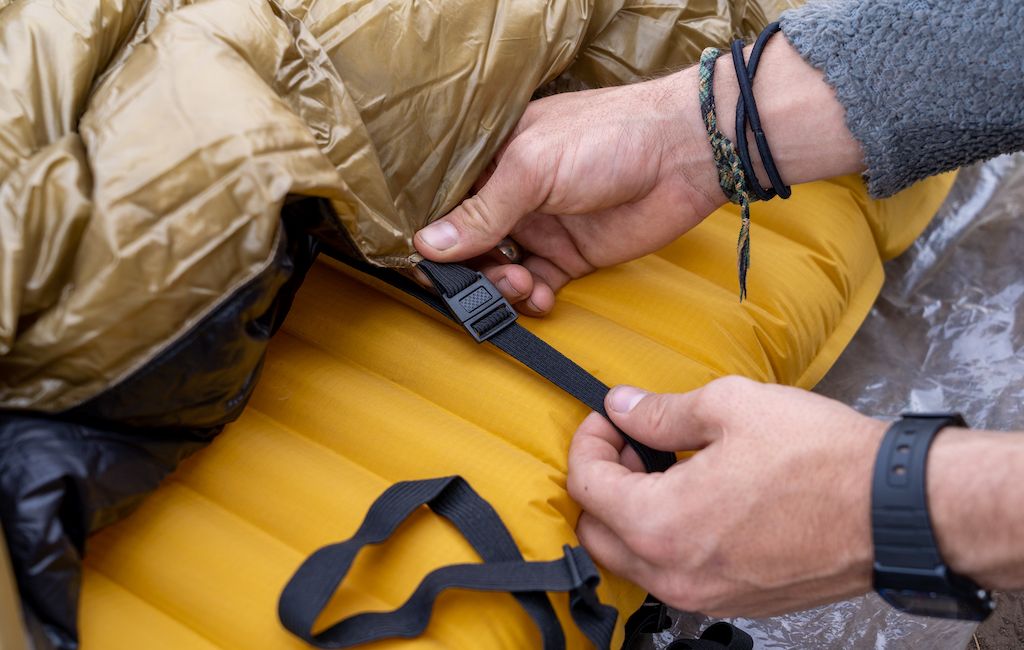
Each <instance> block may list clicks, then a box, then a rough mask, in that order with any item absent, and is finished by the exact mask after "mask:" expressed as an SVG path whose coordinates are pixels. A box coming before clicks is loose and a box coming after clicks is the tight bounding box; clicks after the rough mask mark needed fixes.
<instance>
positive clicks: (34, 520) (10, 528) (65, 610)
mask: <svg viewBox="0 0 1024 650" xmlns="http://www.w3.org/2000/svg"><path fill="white" fill-rule="evenodd" d="M203 444H204V441H203V440H202V439H196V438H192V439H190V438H189V437H188V436H178V435H166V434H165V435H145V436H143V435H138V434H137V433H114V432H110V431H104V430H102V429H96V428H92V427H87V426H83V425H79V424H75V423H73V422H66V421H60V420H54V419H49V418H43V417H27V416H22V415H15V414H11V413H7V414H0V520H2V521H3V524H4V533H5V534H6V536H7V543H8V549H9V551H10V554H11V561H12V565H13V567H14V574H15V577H16V579H17V582H18V587H19V591H20V592H21V597H22V605H23V607H24V608H25V609H26V610H28V613H29V614H30V615H31V616H32V617H33V618H34V619H36V620H35V621H34V623H33V625H32V626H31V627H40V628H42V630H43V632H44V633H45V634H46V635H47V636H48V637H49V641H50V643H51V644H52V646H54V647H57V648H75V647H77V642H76V641H75V636H76V634H77V626H76V613H77V610H78V591H79V586H80V582H81V559H82V554H83V551H84V548H85V539H86V537H87V536H88V534H89V533H90V532H91V531H93V530H96V529H98V528H100V527H102V526H104V525H106V524H108V523H110V522H112V521H114V520H115V519H117V518H119V517H121V516H123V515H124V514H125V513H126V512H128V511H129V510H130V509H131V508H132V507H134V506H135V505H136V504H137V503H138V501H139V499H140V498H141V497H142V496H143V495H145V494H147V493H149V492H151V491H153V490H155V489H156V487H157V485H158V484H159V483H160V481H161V480H162V479H163V478H164V476H166V475H167V474H168V473H169V472H170V471H171V470H173V469H174V467H175V466H176V465H177V464H178V462H179V461H180V460H181V459H182V458H184V457H185V456H186V455H188V454H189V453H191V452H193V451H195V450H197V449H199V448H200V447H201V446H202V445H203ZM44 647H45V646H44ZM37 650H38V649H37Z"/></svg>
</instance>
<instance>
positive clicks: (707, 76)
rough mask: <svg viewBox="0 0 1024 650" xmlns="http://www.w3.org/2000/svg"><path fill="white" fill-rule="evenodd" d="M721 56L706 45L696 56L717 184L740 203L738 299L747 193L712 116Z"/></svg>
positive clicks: (746, 248) (746, 240)
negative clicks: (716, 75) (715, 80)
mask: <svg viewBox="0 0 1024 650" xmlns="http://www.w3.org/2000/svg"><path fill="white" fill-rule="evenodd" d="M721 55H722V51H721V50H719V49H718V48H714V47H709V48H707V49H706V50H704V51H703V52H702V53H701V55H700V88H699V95H698V96H699V98H700V110H701V113H702V114H703V116H704V128H705V129H707V132H708V142H710V143H711V153H712V156H714V159H715V166H716V167H717V168H718V185H719V186H720V187H721V188H722V192H724V193H725V196H726V198H727V199H729V201H731V202H732V203H736V204H737V205H739V206H740V217H741V224H740V235H739V239H738V240H737V242H736V255H737V265H738V267H739V276H740V301H742V300H743V299H744V298H746V297H747V270H748V269H749V268H750V194H749V192H748V190H747V175H746V173H745V172H744V171H743V165H742V164H741V162H740V158H739V154H738V153H737V152H736V147H735V146H734V145H733V143H732V141H730V140H729V138H727V137H725V134H724V133H722V132H721V131H719V130H718V118H717V117H716V116H715V95H714V93H713V92H712V81H713V79H714V75H715V61H717V60H718V57H720V56H721Z"/></svg>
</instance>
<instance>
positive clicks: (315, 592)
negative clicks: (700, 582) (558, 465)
mask: <svg viewBox="0 0 1024 650" xmlns="http://www.w3.org/2000/svg"><path fill="white" fill-rule="evenodd" d="M421 505H427V506H429V507H430V509H431V510H433V511H434V512H435V513H437V514H438V515H440V516H442V517H444V518H446V519H448V520H449V521H450V522H452V524H454V525H455V527H456V528H457V529H458V530H459V532H461V533H462V534H463V535H464V536H465V537H466V539H467V540H468V541H469V543H470V545H471V546H472V547H473V549H474V550H475V551H476V552H477V553H478V554H479V555H480V557H481V558H482V559H483V560H484V562H483V563H481V564H456V565H450V566H445V567H441V568H440V569H437V570H435V571H433V572H431V573H430V574H428V575H427V577H426V578H424V579H423V581H422V582H421V583H420V585H419V586H418V587H417V588H416V590H415V591H414V592H413V594H412V596H410V597H409V599H408V600H407V601H406V602H405V603H404V604H403V605H402V606H401V607H399V608H398V609H396V610H393V611H390V612H365V613H362V614H357V615H355V616H352V617H350V618H347V619H344V620H342V621H340V622H338V623H335V624H334V625H332V626H330V627H328V628H327V629H325V630H323V631H321V632H318V633H315V634H314V632H313V625H314V623H315V621H316V619H317V617H318V616H319V615H320V613H321V612H322V611H323V609H324V608H325V607H326V606H327V603H328V602H329V601H330V599H331V596H332V595H333V594H334V592H335V591H336V590H337V588H338V586H339V585H340V584H341V582H342V580H344V578H345V575H346V574H347V573H348V571H349V569H350V568H351V566H352V563H353V561H354V560H355V557H356V555H357V554H358V553H359V551H360V550H361V549H362V548H363V547H364V546H366V545H367V544H377V543H380V542H383V541H385V540H387V539H388V538H389V537H390V536H391V535H392V533H394V531H395V529H396V528H398V526H399V524H401V523H402V522H403V521H404V520H405V519H407V518H408V517H409V515H411V514H412V513H413V511H415V510H416V509H417V508H419V507H420V506H421ZM563 552H564V557H562V558H561V559H558V560H552V561H549V562H527V561H526V560H524V559H523V556H522V554H521V553H520V552H519V549H518V547H517V546H516V544H515V541H514V540H513V539H512V536H511V534H509V532H508V529H507V528H506V527H505V525H504V523H502V521H501V518H500V517H499V516H498V513H497V512H495V511H494V509H493V508H492V507H491V506H490V504H488V503H487V502H486V501H484V500H483V499H482V498H481V497H480V496H479V495H478V494H477V493H476V492H475V491H474V490H473V488H471V487H470V486H469V484H468V483H467V482H466V481H465V480H464V479H462V478H461V477H458V476H449V477H446V478H439V479H428V480H422V481H405V482H402V483H396V484H395V485H393V486H391V487H390V488H388V489H387V490H386V491H385V492H384V493H383V494H381V496H380V497H378V499H377V500H376V501H375V502H374V503H373V505H372V506H371V507H370V510H369V511H368V512H367V514H366V518H365V519H364V520H363V523H362V525H361V526H360V527H359V530H358V531H356V534H355V535H353V536H352V538H351V539H349V540H347V541H345V542H341V543H338V544H331V545H329V546H325V547H323V548H321V549H319V550H318V551H316V552H315V553H313V554H312V555H311V556H310V557H309V558H307V559H306V561H305V562H303V563H302V565H301V566H300V567H299V569H298V570H297V571H296V572H295V574H294V575H293V576H292V578H291V580H289V581H288V584H287V585H286V586H285V588H284V591H283V592H282V593H281V598H280V601H279V602H278V615H279V616H280V619H281V622H282V624H283V625H284V626H285V628H287V629H288V630H289V631H290V632H292V633H293V634H295V635H296V636H298V637H299V638H301V639H303V640H305V641H306V642H308V643H310V644H312V645H314V646H316V647H318V648H348V647H351V646H354V645H358V644H361V643H369V642H371V641H376V640H379V639H385V638H394V637H403V638H409V637H414V636H418V635H419V634H421V633H422V632H423V630H424V629H426V627H427V624H428V623H429V622H430V614H431V610H432V609H433V604H434V600H435V599H436V598H437V596H438V595H439V594H440V593H441V592H442V591H444V590H445V589H450V588H462V589H474V590H478V591H508V592H511V593H512V595H513V596H514V597H515V598H516V600H518V601H519V603H520V605H522V606H523V608H524V609H525V610H526V611H527V613H528V614H529V615H530V616H531V618H533V620H534V621H535V622H536V623H537V626H538V628H540V630H541V636H542V638H543V642H544V648H545V650H562V649H563V648H564V647H565V636H564V634H563V633H562V628H561V625H560V624H559V621H558V617H557V616H556V614H555V611H554V608H553V607H552V606H551V601H550V600H549V599H548V597H547V595H546V593H545V592H548V591H567V592H569V610H570V613H571V614H572V617H573V620H574V621H575V622H576V624H577V626H579V628H580V630H581V631H582V632H583V633H584V635H586V637H587V638H588V639H590V641H591V642H592V643H593V644H594V645H595V646H597V647H598V648H603V649H606V648H609V647H610V645H611V638H612V633H613V631H614V629H615V619H616V616H617V612H616V610H615V609H614V608H613V607H609V606H607V605H603V604H601V602H600V601H599V600H598V598H597V592H596V588H597V585H598V583H599V582H600V574H599V573H598V571H597V567H596V566H594V563H593V562H592V561H591V559H590V556H589V555H587V552H586V551H585V550H584V549H583V548H579V547H577V548H571V547H569V546H565V547H563Z"/></svg>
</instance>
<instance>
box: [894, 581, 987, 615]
mask: <svg viewBox="0 0 1024 650" xmlns="http://www.w3.org/2000/svg"><path fill="white" fill-rule="evenodd" d="M878 594H879V595H880V596H881V597H882V598H884V599H885V601H886V602H887V603H889V604H890V605H892V606H893V607H895V608H896V609H898V610H900V611H901V612H906V613H908V614H914V615H917V616H934V617H937V618H956V619H960V620H967V621H982V620H984V619H985V618H986V617H987V616H988V615H989V614H990V613H991V611H992V610H991V609H990V608H989V607H986V603H984V602H980V601H979V602H965V601H963V600H960V599H957V598H954V597H953V596H949V595H947V594H937V593H934V592H921V591H902V590H898V589H880V590H879V591H878Z"/></svg>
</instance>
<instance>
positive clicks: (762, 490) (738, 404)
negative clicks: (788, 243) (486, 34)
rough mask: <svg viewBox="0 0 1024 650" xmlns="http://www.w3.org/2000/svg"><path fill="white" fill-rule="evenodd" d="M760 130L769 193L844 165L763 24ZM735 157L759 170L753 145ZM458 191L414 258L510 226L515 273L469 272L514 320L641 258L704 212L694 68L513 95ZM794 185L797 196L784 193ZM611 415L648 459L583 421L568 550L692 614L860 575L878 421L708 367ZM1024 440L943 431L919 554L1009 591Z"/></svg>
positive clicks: (703, 157) (817, 101)
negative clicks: (929, 549)
mask: <svg viewBox="0 0 1024 650" xmlns="http://www.w3.org/2000/svg"><path fill="white" fill-rule="evenodd" d="M714 91H715V96H716V103H717V106H718V115H719V116H720V117H721V118H723V119H720V120H719V127H720V128H721V129H722V130H723V132H724V133H725V134H726V136H727V137H729V138H730V139H732V137H733V135H734V134H733V128H734V126H733V125H734V120H733V119H732V118H731V116H732V115H734V113H735V105H736V97H737V95H738V90H737V85H736V77H735V73H734V71H733V70H732V65H731V62H730V61H729V60H728V59H727V58H724V57H723V58H722V59H720V60H719V62H718V64H717V67H716V71H715V83H714ZM754 93H755V95H756V96H757V98H758V107H759V112H760V115H761V120H762V124H763V126H764V130H765V132H766V134H767V137H768V139H769V143H770V145H771V147H772V152H773V154H774V157H775V160H776V163H777V165H778V167H779V170H780V172H781V175H782V178H783V179H784V180H785V181H786V182H787V183H790V184H797V183H801V182H805V181H812V180H817V179H821V178H828V177H832V176H836V175H840V174H845V173H850V172H856V171H860V170H862V168H863V164H862V153H861V150H860V146H859V145H858V143H857V142H856V141H855V140H854V138H853V137H852V136H851V134H850V133H849V131H848V130H847V128H846V125H845V122H844V113H843V109H842V107H841V105H840V104H839V103H838V102H837V101H836V99H835V96H834V94H833V91H832V89H831V88H830V87H829V86H828V85H827V84H826V83H825V82H824V80H823V79H822V76H821V74H820V73H819V72H818V71H817V70H815V69H814V68H813V67H811V66H809V65H808V64H806V63H805V62H804V61H803V60H802V59H801V58H800V56H799V55H798V54H797V53H796V51H795V50H793V48H792V47H791V46H790V45H789V44H788V43H787V42H786V40H785V39H784V37H782V36H777V37H775V38H774V39H772V40H771V41H770V42H769V44H768V46H767V47H766V49H765V51H764V55H763V57H762V61H761V66H760V68H759V71H758V75H757V77H756V79H755V82H754ZM751 153H752V156H753V158H754V166H755V170H756V171H757V173H758V176H759V178H760V180H761V182H762V184H765V182H766V178H765V174H764V171H763V167H762V166H761V163H760V160H759V158H758V155H757V152H756V148H754V147H752V148H751ZM479 185H480V188H479V191H478V192H477V193H476V195H475V196H473V197H471V198H469V199H467V200H466V201H465V202H464V203H463V204H462V205H460V206H459V207H458V208H456V209H455V210H454V211H453V212H451V213H450V214H448V215H446V216H445V217H443V218H442V219H441V220H439V221H438V222H435V223H434V224H432V225H431V226H428V227H427V228H426V229H424V230H423V231H420V233H418V235H417V237H416V239H415V242H416V246H417V248H418V249H419V251H420V252H421V253H422V254H423V255H424V256H425V257H427V258H429V259H433V260H437V261H444V262H450V261H460V260H468V259H473V258H477V259H479V256H481V255H482V254H484V253H486V252H487V251H489V250H491V249H492V248H493V247H494V246H495V245H496V244H497V243H498V242H499V241H500V240H501V239H502V238H503V237H505V236H507V235H509V234H511V236H512V237H514V238H515V239H516V241H518V242H519V243H520V244H521V245H522V246H523V247H524V248H525V249H526V251H527V256H526V258H525V260H524V261H523V263H522V265H513V264H506V265H493V264H491V265H488V266H485V267H484V268H483V270H484V272H485V273H486V274H487V275H488V277H489V278H490V279H491V280H492V282H494V283H495V284H496V285H497V286H498V287H499V289H501V290H502V292H503V293H504V294H505V295H506V297H507V298H508V299H509V300H510V301H512V302H514V303H516V304H517V307H518V308H519V309H520V310H522V311H524V312H525V313H528V314H533V315H543V314H545V313H547V312H548V311H549V310H550V309H551V308H552V306H553V305H554V292H555V291H557V290H558V289H559V288H561V287H562V286H564V285H565V284H566V283H567V282H569V281H571V280H572V279H574V278H577V277H580V276H582V275H585V274H586V273H589V272H591V271H593V270H594V269H596V268H599V267H603V266H608V265H611V264H616V263H619V262H623V261H626V260H630V259H634V258H636V257H640V256H642V255H644V254H647V253H649V252H652V251H654V250H657V249H658V248H660V247H662V246H663V245H665V244H667V243H668V242H670V241H672V240H673V239H675V238H676V237H678V236H679V235H681V234H683V233H685V232H686V231H687V230H689V229H690V228H692V227H693V226H694V225H696V224H697V223H699V222H700V221H701V220H702V219H703V218H704V217H706V216H707V215H708V214H710V213H711V212H712V211H713V210H714V209H716V208H717V207H719V206H720V205H721V204H722V203H723V202H724V201H725V198H724V195H723V194H722V192H721V190H720V189H719V187H718V179H717V173H716V171H715V165H714V163H713V161H712V158H711V150H710V147H709V145H708V143H707V138H706V135H705V132H704V125H703V122H702V120H701V116H700V111H699V109H698V102H697V71H696V69H693V68H691V69H688V70H684V71H681V72H678V73H676V74H673V75H670V76H667V77H664V78H661V79H656V80H653V81H649V82H645V83H641V84H636V85H632V86H625V87H620V88H610V89H602V90H595V91H587V92H582V93H570V94H564V95H557V96H554V97H550V98H546V99H543V100H540V101H538V102H534V103H533V104H531V105H530V107H529V109H528V110H527V111H526V113H525V115H524V116H523V118H522V120H521V122H520V124H519V125H518V126H517V128H516V130H515V132H514V133H513V135H512V136H511V138H510V139H509V141H508V143H507V144H506V146H505V147H504V148H503V149H502V151H501V152H500V153H499V155H498V156H497V158H496V161H495V165H494V167H493V171H492V172H490V173H489V175H488V176H486V177H485V178H483V179H481V182H480V184H479ZM797 191H799V190H797ZM607 407H608V412H609V414H610V417H611V419H612V420H613V421H614V422H615V423H616V424H617V425H618V426H619V427H620V428H622V429H623V430H624V431H626V432H627V433H629V434H630V435H632V436H633V437H634V438H636V439H637V440H639V441H640V442H643V443H645V444H647V445H650V446H652V447H655V448H658V449H663V450H666V451H679V450H696V453H695V454H693V455H692V456H690V457H688V458H686V459H685V460H682V461H680V462H679V463H677V464H676V465H675V466H673V467H672V468H670V469H669V470H668V471H666V472H663V473H655V474H645V473H643V472H642V468H641V467H640V464H639V461H638V459H637V458H636V455H635V454H634V453H633V452H632V450H630V449H628V448H626V449H625V450H624V449H623V444H622V440H621V437H620V436H619V435H618V434H617V433H616V432H615V430H614V429H612V428H611V426H610V425H609V424H608V423H607V422H606V421H605V420H603V419H602V418H600V417H599V416H597V415H591V416H590V417H589V418H587V420H585V421H584V422H583V424H582V425H581V426H580V427H579V430H578V431H577V432H576V435H575V437H574V439H573V443H572V448H571V450H570V454H569V474H568V488H569V492H570V494H571V495H572V496H573V497H574V498H575V499H576V501H577V502H578V503H579V504H580V506H581V507H582V508H583V514H582V515H581V517H580V520H579V524H578V528H577V532H578V535H579V537H580V540H581V542H582V543H583V544H584V545H585V546H586V548H587V549H588V550H589V551H590V552H591V554H592V555H593V556H594V557H595V559H597V561H598V562H600V563H601V564H603V565H604V566H606V567H607V568H608V569H610V570H612V571H613V572H615V573H618V574H620V575H623V576H625V577H627V578H629V579H631V580H633V581H634V582H636V583H638V584H640V585H641V586H643V587H644V588H646V589H647V590H649V591H650V592H651V593H653V594H654V595H656V596H658V597H659V598H661V599H662V600H664V601H665V602H667V603H668V604H670V605H673V606H676V607H679V608H682V609H687V610H699V611H704V612H707V613H710V614H713V615H745V616H762V615H768V614H777V613H781V612H786V611H794V610H799V609H804V608H807V607H811V606H814V605H819V604H822V603H826V602H830V601H834V600H837V599H841V598H844V597H848V596H852V595H855V594H860V593H864V592H866V591H868V590H869V589H870V588H871V563H872V556H873V548H872V542H871V532H870V531H871V525H870V498H871V497H870V491H871V490H870V485H871V476H872V469H873V466H874V461H875V455H876V454H877V450H878V446H879V442H880V439H881V437H882V435H883V433H884V431H885V428H886V426H887V424H886V423H884V422H882V421H879V420H875V419H873V418H869V417H866V416H863V415H860V414H858V413H857V412H856V411H854V410H852V409H850V408H848V407H846V406H844V405H842V404H840V403H839V402H835V401H832V400H829V399H827V398H824V397H821V396H818V395H814V394H812V393H809V392H806V391H802V390H799V389H795V388H787V387H781V386H773V385H765V384H760V383H756V382H753V381H750V380H746V379H740V378H725V379H720V380H717V381H715V382H712V383H710V384H708V385H707V386H705V387H703V388H700V389H698V390H696V391H693V392H691V393H687V394H681V395H653V394H647V393H645V392H643V391H641V390H640V389H637V388H632V387H617V388H615V389H613V390H612V391H611V393H609V396H608V399H607ZM1022 471H1024V437H1022V436H1018V435H1011V434H1001V433H991V432H978V431H967V430H961V429H946V430H944V431H942V432H941V433H940V434H939V435H938V437H937V438H936V440H935V442H934V444H933V447H932V451H931V453H930V455H929V460H928V465H927V492H928V499H929V504H930V511H931V518H932V523H933V527H934V530H935V534H936V538H937V541H938V544H939V548H940V551H941V553H942V555H943V557H944V558H945V560H946V562H947V563H948V564H949V565H950V566H951V567H952V568H953V569H954V570H956V571H958V572H960V573H962V574H965V575H968V576H971V577H972V578H974V579H975V580H977V581H978V582H979V583H980V584H982V585H983V586H986V587H989V588H999V589H1019V588H1022V587H1024V508H1021V507H1020V504H1022V503H1024V494H1022V493H1021V492H1022V491H1024V487H1021V482H1020V481H1019V480H1017V477H1019V476H1020V475H1021V473H1022Z"/></svg>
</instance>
